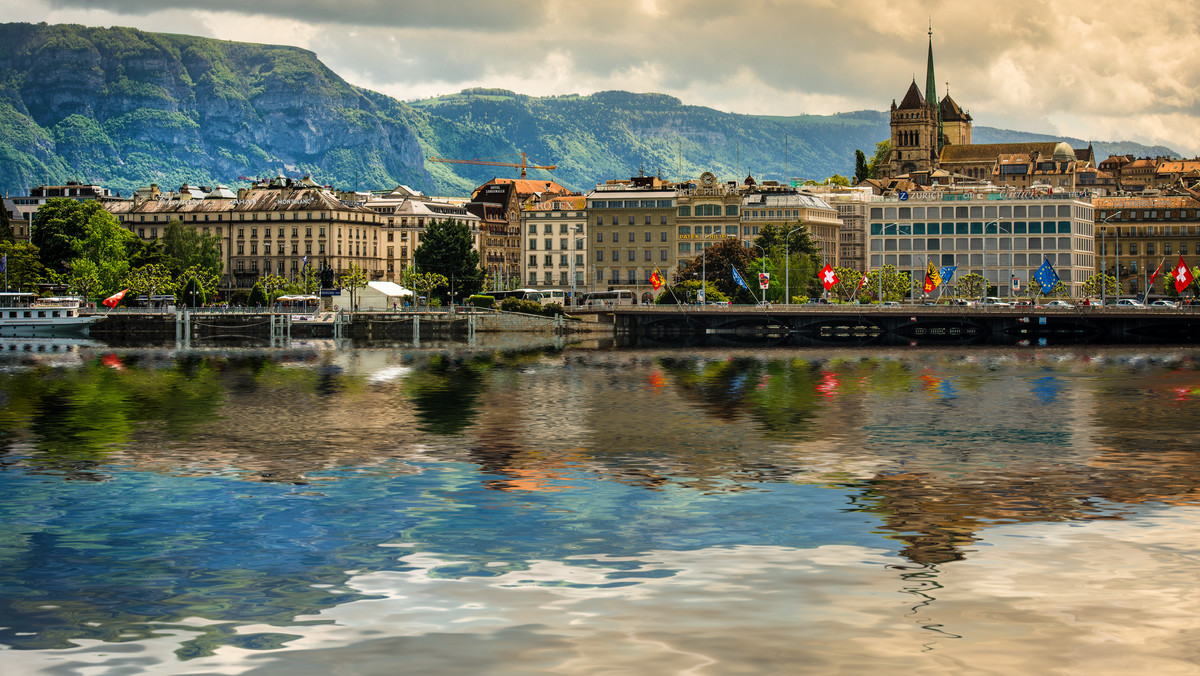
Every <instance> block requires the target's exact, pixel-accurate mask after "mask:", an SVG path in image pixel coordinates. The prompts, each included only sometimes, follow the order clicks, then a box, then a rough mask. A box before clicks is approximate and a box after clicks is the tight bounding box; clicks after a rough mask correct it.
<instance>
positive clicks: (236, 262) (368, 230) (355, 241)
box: [105, 177, 385, 289]
mask: <svg viewBox="0 0 1200 676" xmlns="http://www.w3.org/2000/svg"><path fill="white" fill-rule="evenodd" d="M153 187H154V190H153V191H148V192H145V193H139V195H140V197H139V196H135V197H134V198H133V199H130V200H122V201H117V202H108V203H106V204H105V207H106V208H107V209H108V210H109V211H110V212H111V213H112V214H113V215H114V216H115V217H116V218H117V220H119V221H120V222H121V224H122V225H124V226H125V227H126V228H128V229H129V230H130V232H133V233H134V234H135V235H137V236H138V237H140V238H141V239H142V240H143V241H151V240H155V239H161V237H162V235H163V234H164V233H165V231H166V226H167V224H168V223H170V222H172V221H178V222H180V223H182V224H184V225H185V226H190V227H193V228H196V229H197V230H199V231H200V232H201V233H202V234H205V235H213V236H215V237H217V239H218V246H219V248H220V251H221V257H222V262H223V264H224V270H223V279H222V286H224V287H227V288H231V289H232V288H242V289H244V288H249V287H251V286H253V285H254V283H255V282H256V281H257V280H258V278H259V277H261V276H263V275H267V274H275V275H279V276H281V277H285V278H288V279H296V278H298V277H299V276H300V275H301V274H302V272H303V269H304V266H305V265H309V266H312V267H314V268H316V269H322V268H326V267H328V268H330V269H332V270H333V271H334V273H335V274H340V273H342V272H346V271H348V270H349V268H350V266H351V265H352V264H354V265H357V266H358V267H360V268H362V269H363V270H364V271H366V272H367V275H368V277H369V278H370V279H382V278H383V276H384V274H385V271H384V268H383V265H382V258H381V257H380V254H379V246H380V234H381V233H380V227H379V219H378V215H377V214H376V213H375V212H374V211H372V210H370V209H368V208H366V207H364V206H361V205H358V204H353V203H349V204H348V203H346V202H344V201H342V200H340V199H339V198H338V196H337V195H336V194H335V193H334V192H333V191H332V190H331V189H329V188H328V187H325V186H321V185H318V184H317V183H315V182H313V181H312V180H311V179H310V178H308V177H305V178H303V179H301V180H299V181H294V180H292V179H288V178H283V177H278V178H275V179H272V180H271V181H258V182H255V183H254V184H252V186H251V187H250V188H241V189H239V190H238V191H237V193H236V194H234V193H232V191H229V190H227V189H216V190H212V191H208V192H200V193H198V192H196V191H193V190H190V189H189V190H186V191H184V192H182V193H161V192H158V190H157V186H153ZM199 194H203V195H204V196H203V197H198V195H199Z"/></svg>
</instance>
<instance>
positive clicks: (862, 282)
mask: <svg viewBox="0 0 1200 676" xmlns="http://www.w3.org/2000/svg"><path fill="white" fill-rule="evenodd" d="M866 283H867V273H865V272H864V273H863V276H862V279H860V280H858V286H856V287H854V293H858V290H859V289H861V288H863V284H866Z"/></svg>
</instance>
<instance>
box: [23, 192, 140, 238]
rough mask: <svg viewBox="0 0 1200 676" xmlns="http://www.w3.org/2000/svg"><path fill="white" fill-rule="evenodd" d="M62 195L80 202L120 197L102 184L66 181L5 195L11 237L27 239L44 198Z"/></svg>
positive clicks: (108, 200)
mask: <svg viewBox="0 0 1200 676" xmlns="http://www.w3.org/2000/svg"><path fill="white" fill-rule="evenodd" d="M56 197H62V198H66V199H72V200H76V201H80V202H92V201H100V202H104V203H108V202H114V201H119V200H120V199H121V198H120V196H118V195H114V194H112V192H111V191H110V190H109V189H108V188H105V187H104V186H102V185H98V184H95V183H76V182H74V181H67V183H66V184H65V185H39V186H37V187H36V188H31V189H30V190H29V194H28V195H19V196H16V197H7V198H5V199H4V208H5V209H7V210H8V217H9V219H10V221H11V223H12V231H13V237H14V238H15V239H16V240H17V241H19V242H23V241H29V230H30V228H31V226H32V225H33V218H34V216H35V215H37V211H38V207H40V206H41V205H43V204H45V203H46V200H48V199H52V198H56Z"/></svg>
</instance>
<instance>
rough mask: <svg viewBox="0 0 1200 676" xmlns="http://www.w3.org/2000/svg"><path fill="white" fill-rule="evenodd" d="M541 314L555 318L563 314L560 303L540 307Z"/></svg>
mask: <svg viewBox="0 0 1200 676" xmlns="http://www.w3.org/2000/svg"><path fill="white" fill-rule="evenodd" d="M542 314H544V315H546V316H547V317H555V316H557V315H561V314H564V313H563V306H562V303H546V304H545V305H543V306H542Z"/></svg>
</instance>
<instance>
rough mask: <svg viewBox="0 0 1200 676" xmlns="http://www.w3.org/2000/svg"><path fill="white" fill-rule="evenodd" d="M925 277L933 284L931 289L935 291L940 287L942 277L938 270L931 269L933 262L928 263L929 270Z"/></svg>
mask: <svg viewBox="0 0 1200 676" xmlns="http://www.w3.org/2000/svg"><path fill="white" fill-rule="evenodd" d="M925 276H926V277H928V278H929V281H931V282H933V288H935V289H936V288H937V287H939V286H941V285H942V276H941V275H940V274H939V273H938V269H937V268H935V267H933V261H929V270H928V272H926V273H925Z"/></svg>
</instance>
